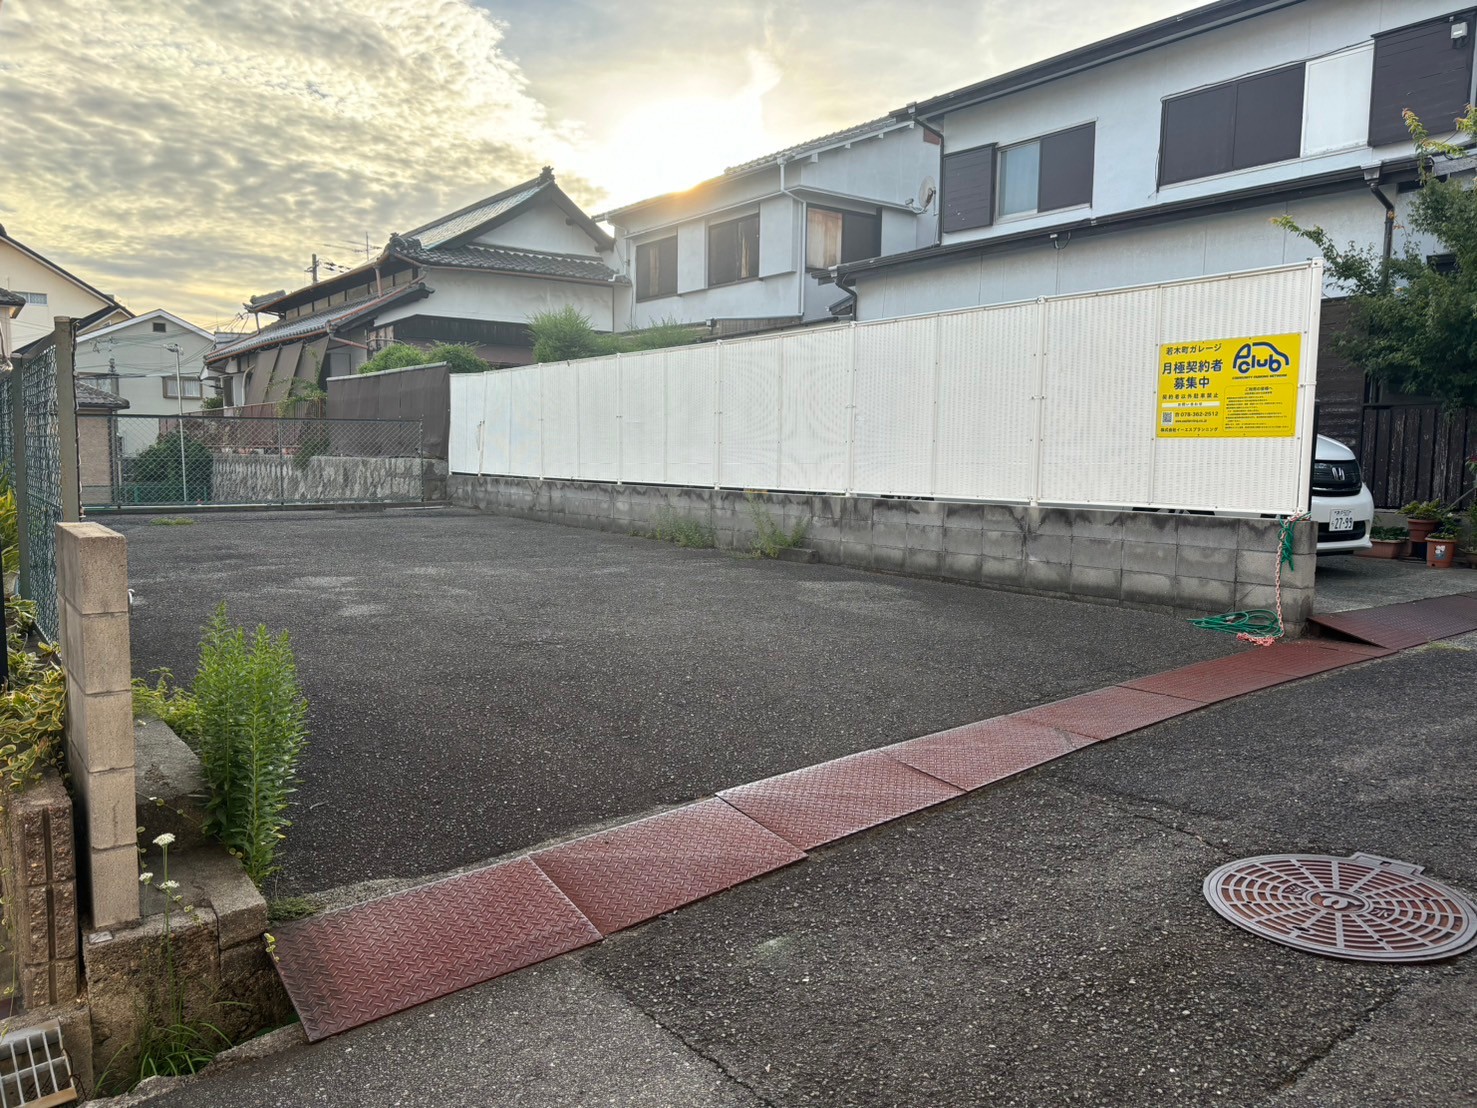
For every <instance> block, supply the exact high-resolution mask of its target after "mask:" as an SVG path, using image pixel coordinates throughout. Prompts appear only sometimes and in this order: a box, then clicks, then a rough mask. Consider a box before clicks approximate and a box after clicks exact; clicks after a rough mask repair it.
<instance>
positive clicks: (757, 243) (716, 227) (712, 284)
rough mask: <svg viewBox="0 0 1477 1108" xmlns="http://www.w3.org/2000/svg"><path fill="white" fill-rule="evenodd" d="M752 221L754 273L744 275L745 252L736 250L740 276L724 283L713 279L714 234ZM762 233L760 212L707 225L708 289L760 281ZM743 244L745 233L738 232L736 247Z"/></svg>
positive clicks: (735, 257) (735, 255)
mask: <svg viewBox="0 0 1477 1108" xmlns="http://www.w3.org/2000/svg"><path fill="white" fill-rule="evenodd" d="M751 220H752V221H753V224H754V257H753V272H752V273H750V274H749V275H747V276H745V275H744V273H743V265H742V260H743V251H742V250H741V249H736V250H735V251H734V261H735V263H736V267H737V272H738V276H736V277H731V278H729V279H727V280H723V281H717V280H714V279H713V260H714V259H713V234H714V232H716V231H722V230H723V229H724V228H727V227H736V226H738V225H739V224H742V223H748V222H749V221H751ZM762 233H763V231H762V228H761V226H760V222H759V212H758V211H752V212H748V213H747V214H745V215H740V216H735V217H734V218H732V219H725V220H723V221H722V222H720V223H709V224H708V225H707V236H706V238H705V239H704V242H705V244H706V246H707V257H706V259H705V261H706V263H707V264H706V266H705V267H704V268H705V269H706V270H707V277H708V284H707V287H708V288H710V289H715V288H723V287H725V286H727V285H739V284H743V283H744V282H745V281H757V280H759V268H760V263H759V251H760V248H761V246H762V243H763V239H762V237H761V236H762ZM742 243H743V233H742V231H740V232H738V238H737V239H736V240H735V245H736V246H741V245H742Z"/></svg>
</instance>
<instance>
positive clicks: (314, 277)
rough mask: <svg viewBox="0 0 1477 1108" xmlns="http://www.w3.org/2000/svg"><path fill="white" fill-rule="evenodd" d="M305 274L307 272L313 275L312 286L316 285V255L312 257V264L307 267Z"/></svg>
mask: <svg viewBox="0 0 1477 1108" xmlns="http://www.w3.org/2000/svg"><path fill="white" fill-rule="evenodd" d="M307 272H309V273H311V274H312V275H313V284H315V285H316V284H317V283H318V255H317V254H314V255H313V263H312V264H311V265H310V266H308V269H307Z"/></svg>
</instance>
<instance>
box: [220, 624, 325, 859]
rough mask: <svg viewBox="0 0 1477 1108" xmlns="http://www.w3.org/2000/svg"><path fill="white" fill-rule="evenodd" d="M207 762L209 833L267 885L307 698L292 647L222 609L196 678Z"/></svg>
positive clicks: (290, 790) (281, 834)
mask: <svg viewBox="0 0 1477 1108" xmlns="http://www.w3.org/2000/svg"><path fill="white" fill-rule="evenodd" d="M193 692H194V697H195V701H196V705H197V709H196V710H197V712H198V729H199V753H200V764H201V768H202V769H203V770H204V774H205V782H206V785H207V787H208V788H209V791H210V796H209V797H208V799H207V801H206V825H205V831H206V832H207V833H208V834H212V835H215V836H216V837H217V838H219V839H220V841H221V842H222V843H224V844H225V846H226V847H227V848H228V849H229V850H230V851H231V852H232V853H233V854H235V855H236V856H237V857H239V858H240V859H241V861H242V862H243V863H244V864H245V866H246V872H247V874H248V875H249V876H250V877H251V879H252V880H253V881H255V882H256V883H257V884H258V885H260V884H261V883H262V882H263V881H264V880H265V879H266V878H267V877H269V876H271V875H272V874H273V873H275V872H276V870H277V868H278V867H277V865H276V861H275V859H276V853H277V846H278V844H279V843H280V842H281V841H282V839H283V838H284V831H285V829H286V828H287V827H288V826H289V821H288V820H287V818H286V811H287V805H288V802H289V800H290V799H291V797H292V794H293V792H294V791H295V789H294V785H295V783H296V780H297V762H298V758H299V757H300V756H301V754H302V751H303V746H304V743H305V740H306V733H305V730H304V719H305V717H306V715H307V707H308V705H307V701H306V700H305V699H304V698H303V694H302V689H301V687H300V686H299V684H298V679H297V663H296V661H295V659H294V658H293V653H292V644H291V642H290V641H289V639H288V636H287V634H286V633H285V632H284V633H283V634H281V635H278V636H275V637H274V636H272V635H269V634H268V633H267V629H266V628H265V627H264V626H259V627H258V628H257V629H256V633H255V635H254V636H251V637H249V638H248V636H247V634H246V632H245V631H244V630H243V629H242V628H240V627H232V626H231V625H230V623H229V622H228V621H227V618H226V606H225V604H222V605H221V606H220V607H219V608H218V609H216V613H215V616H214V617H213V618H212V619H211V621H210V622H209V623H208V624H207V625H206V627H205V636H204V639H203V640H202V641H201V644H200V668H199V670H198V672H197V673H196V674H195V683H194V689H193Z"/></svg>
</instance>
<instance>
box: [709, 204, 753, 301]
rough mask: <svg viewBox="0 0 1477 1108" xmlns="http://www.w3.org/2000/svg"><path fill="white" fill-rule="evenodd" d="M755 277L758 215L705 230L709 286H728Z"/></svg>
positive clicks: (733, 220)
mask: <svg viewBox="0 0 1477 1108" xmlns="http://www.w3.org/2000/svg"><path fill="white" fill-rule="evenodd" d="M758 276H759V213H758V212H755V213H754V214H753V215H746V216H744V217H743V218H742V219H732V220H729V221H728V222H727V223H715V224H714V225H713V226H711V227H709V228H708V284H709V285H731V284H733V283H734V282H735V281H747V280H749V279H750V278H752V277H758Z"/></svg>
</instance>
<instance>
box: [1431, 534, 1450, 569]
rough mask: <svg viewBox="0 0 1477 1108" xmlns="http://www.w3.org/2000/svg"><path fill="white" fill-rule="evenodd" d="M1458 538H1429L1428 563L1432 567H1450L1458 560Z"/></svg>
mask: <svg viewBox="0 0 1477 1108" xmlns="http://www.w3.org/2000/svg"><path fill="white" fill-rule="evenodd" d="M1456 544H1457V540H1456V539H1427V540H1426V565H1428V566H1430V567H1431V568H1432V569H1450V568H1451V563H1452V562H1454V561H1455V560H1456Z"/></svg>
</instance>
